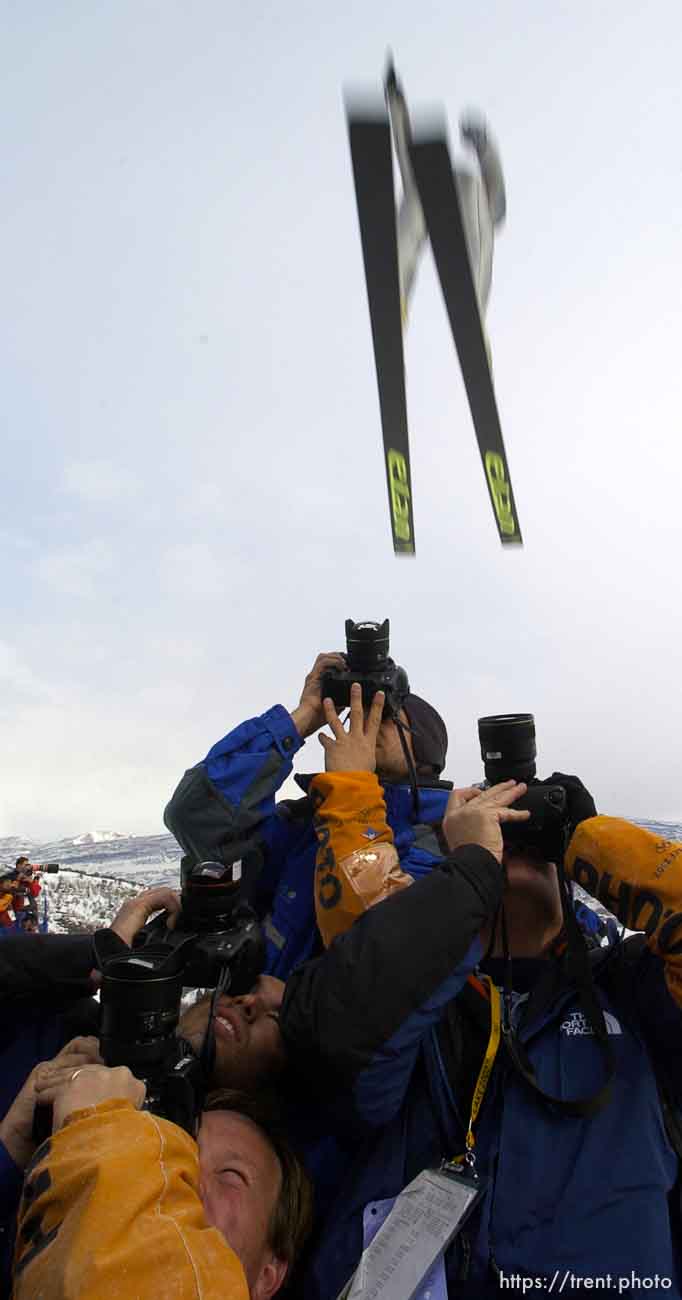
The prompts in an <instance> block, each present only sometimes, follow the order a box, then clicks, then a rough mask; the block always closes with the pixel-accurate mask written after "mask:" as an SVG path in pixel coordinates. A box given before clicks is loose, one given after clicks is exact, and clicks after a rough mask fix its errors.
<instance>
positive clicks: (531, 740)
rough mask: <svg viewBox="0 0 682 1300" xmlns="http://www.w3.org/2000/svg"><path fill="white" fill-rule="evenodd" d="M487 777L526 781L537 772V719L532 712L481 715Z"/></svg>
mask: <svg viewBox="0 0 682 1300" xmlns="http://www.w3.org/2000/svg"><path fill="white" fill-rule="evenodd" d="M478 739H479V741H480V744H481V758H482V759H483V766H484V768H485V775H486V780H487V781H489V782H490V784H491V785H497V783H498V781H510V780H512V779H513V780H515V781H525V782H526V783H528V782H529V781H532V780H533V777H534V776H535V758H536V754H537V749H536V745H535V719H534V717H533V714H532V713H498V714H494V715H493V716H491V717H488V718H479V719H478Z"/></svg>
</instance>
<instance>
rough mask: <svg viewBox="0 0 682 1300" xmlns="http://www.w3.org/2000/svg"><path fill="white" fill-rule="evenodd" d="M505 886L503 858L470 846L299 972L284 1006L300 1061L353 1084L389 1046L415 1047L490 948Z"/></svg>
mask: <svg viewBox="0 0 682 1300" xmlns="http://www.w3.org/2000/svg"><path fill="white" fill-rule="evenodd" d="M502 888H503V869H502V867H501V866H500V864H499V863H498V862H497V860H496V858H495V857H493V855H492V854H491V853H488V851H487V850H486V849H483V848H480V847H479V846H477V845H467V846H465V847H464V848H462V849H458V850H457V851H456V853H455V854H453V855H452V857H451V858H450V859H447V860H445V861H444V862H443V863H441V864H440V865H439V866H437V867H434V869H433V871H432V872H431V873H430V874H429V875H428V876H426V877H424V878H423V879H422V880H418V881H416V882H415V884H414V885H412V886H411V887H410V888H409V889H405V890H402V891H401V892H400V893H399V894H395V895H393V896H392V897H390V898H388V899H386V900H385V901H384V902H382V903H379V904H378V905H377V906H375V907H372V908H370V909H369V910H368V911H367V912H366V913H364V915H363V916H362V917H360V918H359V919H358V920H357V921H356V922H355V924H354V925H353V926H352V928H351V929H350V930H348V931H347V932H346V933H345V934H343V935H339V937H338V938H336V939H335V940H334V941H333V943H332V944H331V945H330V947H329V948H328V949H327V951H326V953H324V955H323V956H321V957H319V958H317V959H315V960H314V961H310V962H307V963H306V964H305V965H304V966H301V967H300V968H299V969H298V970H296V971H294V972H293V974H292V975H291V976H290V977H289V979H288V981H287V986H286V991H285V995H284V1001H283V1005H282V1009H281V1012H280V1027H281V1030H282V1035H283V1038H284V1043H285V1047H286V1049H287V1054H288V1057H289V1059H290V1061H291V1062H292V1065H293V1066H294V1068H296V1069H297V1070H303V1071H310V1070H311V1069H313V1068H314V1069H316V1070H318V1071H319V1069H320V1068H321V1067H322V1068H323V1069H324V1070H325V1072H326V1071H330V1072H332V1073H333V1075H334V1078H335V1080H336V1081H337V1083H341V1082H343V1083H346V1084H347V1083H348V1082H349V1081H350V1080H352V1079H353V1078H354V1077H355V1076H357V1075H358V1073H359V1072H360V1071H362V1070H363V1069H366V1068H367V1066H368V1064H369V1063H370V1062H371V1061H373V1060H375V1059H376V1056H377V1053H380V1052H381V1051H382V1050H384V1049H385V1048H386V1046H387V1045H389V1044H390V1047H391V1052H392V1054H393V1055H396V1054H399V1053H407V1052H409V1051H411V1050H413V1048H414V1045H415V1042H417V1040H418V1039H419V1037H420V1035H422V1036H423V1034H424V1033H425V1032H426V1031H427V1030H428V1029H430V1027H431V1025H432V1024H433V1023H434V1020H436V1019H438V1018H440V1015H441V1014H442V1007H443V1006H444V1005H446V1003H447V1002H448V1001H449V1000H450V999H451V998H452V997H454V996H456V994H457V992H458V991H459V989H460V988H461V987H462V983H463V982H464V980H466V977H467V974H468V973H469V971H470V970H471V969H472V968H473V966H474V965H475V962H476V961H477V960H478V958H479V956H480V955H481V945H480V942H479V941H478V935H479V933H480V931H481V929H482V927H483V926H484V925H485V924H486V922H487V921H488V920H489V919H490V918H491V917H492V915H493V913H494V911H495V909H496V907H497V906H498V904H499V902H500V900H501V897H502Z"/></svg>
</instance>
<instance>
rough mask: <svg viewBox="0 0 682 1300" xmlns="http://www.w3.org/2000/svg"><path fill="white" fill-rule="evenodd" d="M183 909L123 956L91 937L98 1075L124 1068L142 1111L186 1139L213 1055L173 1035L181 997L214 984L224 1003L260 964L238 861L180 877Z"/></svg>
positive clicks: (107, 939)
mask: <svg viewBox="0 0 682 1300" xmlns="http://www.w3.org/2000/svg"><path fill="white" fill-rule="evenodd" d="M181 899H182V906H181V912H180V916H179V917H178V921H177V923H176V926H175V928H174V929H173V930H167V929H166V928H165V917H164V916H161V917H158V918H156V919H155V920H154V921H152V922H151V923H150V924H149V925H147V926H145V927H144V929H143V930H142V932H141V934H140V935H138V936H137V938H136V941H135V946H134V947H133V949H132V950H130V949H125V950H123V949H122V947H121V941H120V940H119V939H118V937H117V936H116V935H114V934H113V933H112V932H111V931H110V930H101V931H99V932H98V933H97V935H96V936H95V952H96V955H97V960H98V965H99V968H100V970H101V972H102V986H101V992H100V1002H101V1008H102V1016H101V1030H100V1046H101V1052H102V1056H103V1059H104V1062H105V1064H106V1065H110V1066H117V1065H127V1066H128V1069H130V1070H131V1071H132V1073H133V1074H134V1075H136V1076H137V1078H138V1079H142V1080H143V1081H144V1083H145V1085H146V1087H147V1098H146V1102H145V1107H146V1109H148V1110H152V1111H154V1113H155V1114H157V1115H162V1116H163V1117H164V1118H166V1119H170V1120H172V1121H173V1122H174V1123H176V1124H179V1125H180V1126H181V1127H182V1128H185V1129H186V1130H187V1132H189V1133H191V1134H194V1131H195V1127H196V1120H197V1117H198V1115H199V1113H200V1111H201V1108H202V1105H203V1098H204V1095H205V1091H206V1087H207V1085H208V1082H209V1077H208V1076H209V1074H210V1064H209V1062H211V1053H210V1052H209V1053H204V1052H202V1056H201V1058H199V1057H197V1055H196V1054H195V1053H194V1051H193V1050H192V1048H191V1047H190V1046H189V1044H188V1043H186V1042H185V1041H184V1040H183V1039H182V1038H179V1037H178V1036H177V1034H176V1030H177V1027H178V1023H179V1020H180V1002H181V998H182V990H183V988H215V987H216V986H218V985H219V984H220V986H221V988H222V989H223V990H224V991H225V992H228V991H229V993H230V994H231V995H236V994H239V993H246V992H247V991H248V990H249V989H250V988H252V986H253V984H254V983H255V981H256V980H257V978H258V976H259V974H260V972H261V971H262V969H263V966H264V964H265V940H264V938H263V932H262V930H261V927H260V925H259V922H258V920H257V917H256V914H255V912H253V910H252V909H251V908H250V907H249V906H248V905H247V904H246V903H245V902H243V900H242V888H241V860H240V861H238V862H234V863H231V864H229V865H227V866H226V865H225V864H224V863H221V862H200V863H198V864H197V865H196V866H194V867H191V866H190V867H188V868H187V869H186V870H184V871H183V884H182V895H181ZM210 1033H211V1026H210V1024H209V1026H208V1029H207V1035H210Z"/></svg>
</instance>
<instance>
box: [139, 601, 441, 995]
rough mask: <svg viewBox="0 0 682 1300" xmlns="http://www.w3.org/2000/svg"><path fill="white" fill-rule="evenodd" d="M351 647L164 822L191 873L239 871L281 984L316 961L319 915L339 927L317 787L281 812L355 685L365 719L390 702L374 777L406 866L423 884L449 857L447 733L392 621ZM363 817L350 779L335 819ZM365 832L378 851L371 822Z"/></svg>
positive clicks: (303, 783)
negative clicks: (306, 754) (298, 766)
mask: <svg viewBox="0 0 682 1300" xmlns="http://www.w3.org/2000/svg"><path fill="white" fill-rule="evenodd" d="M346 643H347V645H346V652H345V654H341V653H340V652H329V653H324V654H320V655H318V656H317V659H316V660H315V663H314V665H313V667H312V669H311V670H310V672H309V673H308V675H307V677H306V679H305V682H304V685H303V689H302V691H301V695H300V699H299V701H298V704H297V705H296V707H295V708H293V709H292V710H291V712H289V710H287V709H286V708H284V707H283V706H282V705H280V704H276V705H274V706H273V707H272V708H270V709H268V710H267V712H266V713H264V714H262V715H261V716H260V717H258V718H251V719H249V720H248V721H247V722H244V723H242V724H241V725H240V726H238V727H237V728H235V730H233V731H230V732H229V733H228V735H227V736H225V737H224V739H223V740H220V741H218V743H217V744H215V745H214V746H213V748H212V749H211V750H209V753H208V755H207V757H206V759H205V760H204V761H203V762H202V763H199V764H198V765H197V766H196V767H193V768H190V770H189V771H188V772H187V773H186V774H185V776H184V777H183V779H182V781H181V782H180V784H179V785H178V787H177V789H176V791H175V793H174V795H173V797H172V799H171V801H170V803H169V804H168V807H167V808H166V811H165V814H164V820H165V823H166V826H167V827H168V829H169V830H170V831H171V832H172V834H173V835H175V837H176V839H177V840H178V842H179V843H180V845H181V846H182V848H183V850H184V853H185V855H186V862H187V863H188V864H189V863H198V862H201V861H202V860H210V859H214V860H217V861H219V862H224V863H226V864H229V863H230V862H234V861H235V860H238V861H239V863H240V869H241V871H242V873H243V875H242V878H243V880H244V882H245V889H246V892H247V895H248V898H249V901H250V902H251V903H252V905H253V906H254V908H255V911H256V913H257V914H258V916H259V917H261V918H262V919H263V920H264V930H265V938H266V945H267V953H266V964H265V971H266V973H268V974H270V975H274V976H277V977H279V978H281V979H286V978H287V977H288V975H289V974H290V972H291V971H292V970H293V969H294V968H295V967H296V966H297V965H298V964H299V963H300V962H302V961H304V960H306V958H308V957H309V956H311V954H313V953H314V952H315V951H319V949H320V937H319V933H318V929H317V926H316V909H317V914H318V916H319V915H320V912H324V913H325V914H327V919H328V920H331V918H330V917H329V915H328V914H329V913H330V912H331V910H332V908H333V906H334V903H333V899H332V892H333V884H332V885H331V886H330V882H329V880H326V879H325V875H326V874H328V873H325V872H322V873H318V877H317V885H316V888H315V890H314V888H313V886H314V882H315V880H316V874H315V859H316V854H317V835H316V830H315V819H316V816H317V808H318V805H319V798H320V794H319V791H317V790H314V789H312V788H311V787H312V785H313V781H314V777H313V776H297V777H296V780H297V783H298V785H299V786H300V787H301V789H302V790H303V792H304V795H303V797H302V798H301V799H299V800H291V799H287V800H283V801H280V802H276V801H275V796H276V793H277V790H278V789H279V788H280V786H281V785H282V784H283V782H284V781H285V780H286V778H287V777H288V776H289V775H290V773H291V771H292V766H293V759H294V757H295V755H296V754H297V753H298V751H299V750H300V749H301V747H302V746H303V744H304V743H305V741H306V740H307V739H308V738H309V737H311V736H313V735H314V734H315V733H316V732H319V731H320V729H321V728H322V727H323V726H324V725H325V723H326V722H327V721H328V718H327V715H326V713H325V704H324V700H325V699H326V698H328V699H330V700H331V701H332V702H333V704H334V706H335V708H338V709H343V708H345V707H348V706H349V705H350V702H351V686H352V684H353V683H354V682H355V683H357V684H358V686H359V688H360V690H361V693H362V705H363V709H364V711H365V714H368V712H369V710H370V709H371V706H372V702H373V701H374V700H375V698H376V696H377V694H378V692H381V693H382V696H383V704H382V715H381V718H380V721H379V725H378V728H377V734H376V744H375V756H376V771H377V776H378V779H379V781H380V783H381V789H382V798H383V800H384V801H385V806H386V816H387V819H388V823H389V825H390V827H391V830H392V832H393V835H394V839H395V843H396V845H397V846H398V853H399V858H400V866H401V868H402V871H404V872H405V873H406V874H407V875H408V876H409V877H414V878H415V879H418V878H420V877H421V876H423V875H424V874H425V873H426V872H428V871H429V870H430V869H431V867H432V865H433V863H434V862H436V861H438V860H439V858H440V857H441V856H442V847H441V845H440V843H439V838H438V833H437V830H436V829H435V828H439V827H440V822H441V820H442V817H443V815H444V812H445V808H446V805H447V799H448V795H449V792H450V790H451V788H452V787H451V784H450V783H449V782H445V781H441V780H440V779H439V778H440V774H441V772H442V770H443V768H444V766H445V759H446V753H447V731H446V727H445V724H444V722H443V720H442V718H441V717H440V716H439V714H438V713H437V712H436V710H435V709H434V708H433V707H432V706H431V705H430V704H428V703H427V702H426V701H425V700H423V699H421V698H420V697H419V696H417V695H415V694H414V693H413V692H412V691H411V690H410V685H409V681H408V678H407V674H406V672H405V670H404V669H403V668H401V667H399V666H398V665H397V664H396V663H395V662H394V661H393V659H392V658H391V657H390V655H389V624H388V620H386V621H385V622H384V623H372V622H367V623H353V622H352V621H351V620H350V619H349V620H348V621H347V622H346ZM321 739H322V740H324V738H323V737H321ZM328 752H329V751H328V750H326V754H325V757H328ZM342 784H343V783H342ZM361 808H362V804H361V803H360V804H359V805H358V803H357V790H356V787H355V785H354V783H353V782H352V780H351V781H349V782H347V783H346V785H345V788H344V790H343V792H342V793H341V790H340V787H339V793H338V800H337V812H338V815H339V816H341V817H346V816H348V817H351V818H352V817H353V816H354V815H355V814H356V813H357V812H358V811H359V810H360V809H361ZM365 832H366V834H367V837H368V841H369V840H371V837H372V833H373V831H372V825H371V821H370V822H369V823H368V825H367V826H366V827H365ZM185 869H186V868H185ZM330 890H331V892H330ZM331 929H333V927H331V925H330V932H331Z"/></svg>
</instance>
